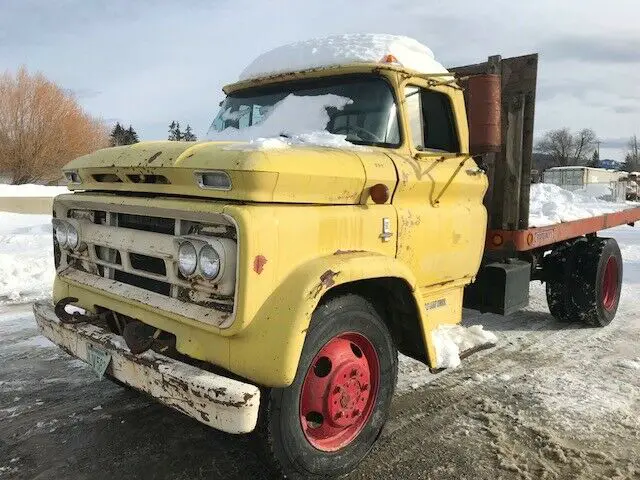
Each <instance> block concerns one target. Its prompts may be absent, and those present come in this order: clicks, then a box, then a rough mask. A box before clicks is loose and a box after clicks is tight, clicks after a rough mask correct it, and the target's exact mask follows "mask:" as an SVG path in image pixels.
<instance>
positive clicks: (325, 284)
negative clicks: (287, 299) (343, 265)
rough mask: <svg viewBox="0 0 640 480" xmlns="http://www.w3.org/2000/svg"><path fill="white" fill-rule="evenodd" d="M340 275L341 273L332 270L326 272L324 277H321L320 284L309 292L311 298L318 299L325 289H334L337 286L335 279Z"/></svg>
mask: <svg viewBox="0 0 640 480" xmlns="http://www.w3.org/2000/svg"><path fill="white" fill-rule="evenodd" d="M339 274H340V272H334V271H333V270H331V269H329V270H327V271H326V272H324V273H323V274H322V275H320V282H318V284H317V285H316V286H315V287H313V289H312V290H311V291H310V292H309V296H310V297H312V298H316V297H317V296H318V295H320V292H321V291H322V289H323V288H331V287H333V286H334V285H335V284H336V282H335V280H334V277H335V276H336V275H339Z"/></svg>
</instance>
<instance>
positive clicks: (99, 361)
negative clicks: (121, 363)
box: [87, 345, 111, 379]
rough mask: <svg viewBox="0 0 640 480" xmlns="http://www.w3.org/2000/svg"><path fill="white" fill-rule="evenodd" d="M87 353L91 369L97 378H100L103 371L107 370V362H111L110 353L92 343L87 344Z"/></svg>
mask: <svg viewBox="0 0 640 480" xmlns="http://www.w3.org/2000/svg"><path fill="white" fill-rule="evenodd" d="M87 354H88V355H87V357H88V358H87V362H89V365H91V368H93V371H94V372H96V374H98V378H100V379H102V377H103V376H104V372H106V371H107V367H108V366H109V362H111V354H110V353H109V352H106V351H105V350H102V349H101V348H98V347H94V346H93V345H87Z"/></svg>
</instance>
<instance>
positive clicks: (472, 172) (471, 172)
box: [465, 167, 484, 176]
mask: <svg viewBox="0 0 640 480" xmlns="http://www.w3.org/2000/svg"><path fill="white" fill-rule="evenodd" d="M465 172H466V173H467V175H472V176H475V175H482V174H483V173H484V170H482V169H481V168H478V167H475V168H467V169H466V170H465Z"/></svg>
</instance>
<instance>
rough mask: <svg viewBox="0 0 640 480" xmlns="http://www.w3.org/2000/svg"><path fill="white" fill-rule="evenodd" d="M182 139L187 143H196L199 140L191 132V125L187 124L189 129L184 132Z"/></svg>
mask: <svg viewBox="0 0 640 480" xmlns="http://www.w3.org/2000/svg"><path fill="white" fill-rule="evenodd" d="M182 139H183V140H184V141H186V142H195V141H196V140H198V137H196V135H195V134H194V133H193V132H192V131H191V125H189V124H188V123H187V128H185V130H184V135H183V137H182Z"/></svg>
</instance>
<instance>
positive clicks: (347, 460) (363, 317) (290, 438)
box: [256, 295, 398, 479]
mask: <svg viewBox="0 0 640 480" xmlns="http://www.w3.org/2000/svg"><path fill="white" fill-rule="evenodd" d="M344 334H356V335H360V336H362V337H365V338H366V339H367V340H368V341H369V342H370V345H371V346H373V349H374V350H375V353H376V354H377V359H378V365H379V370H378V371H379V381H378V388H377V395H376V396H375V397H373V398H372V400H371V401H370V403H367V405H371V407H370V408H371V409H372V410H371V414H370V415H368V417H367V419H366V421H365V420H363V421H362V427H361V428H362V429H361V430H360V431H359V433H357V435H356V436H355V438H354V439H353V440H352V441H351V442H350V443H348V444H347V445H346V446H342V447H340V448H339V449H337V450H335V451H323V450H320V449H318V448H316V447H314V446H313V445H312V444H311V442H310V440H308V439H307V437H306V436H305V432H304V431H303V426H302V420H301V410H300V408H301V407H300V404H301V394H302V389H303V384H304V382H305V378H306V377H307V373H308V372H309V375H311V371H310V369H311V367H312V365H311V364H312V362H313V361H314V359H316V355H318V353H319V352H320V351H321V349H323V348H324V347H326V345H328V344H329V342H330V341H332V340H333V339H335V338H336V337H338V336H341V335H344ZM352 348H353V347H352ZM317 365H318V363H316V364H315V367H314V368H315V370H313V371H314V372H315V371H317ZM336 368H337V367H336ZM397 374H398V354H397V350H396V347H395V345H394V343H393V340H392V338H391V335H390V334H389V331H388V329H387V327H386V325H385V323H384V321H383V320H382V318H381V317H380V315H379V313H378V312H377V311H376V309H375V308H374V307H373V306H372V305H371V304H370V303H369V302H368V301H367V300H365V299H364V298H362V297H360V296H357V295H345V296H340V297H335V298H333V299H330V300H328V301H327V302H326V303H324V304H322V305H320V306H319V307H318V308H317V309H316V311H315V312H314V314H313V316H312V319H311V324H310V325H309V329H308V331H307V335H306V339H305V342H304V347H303V349H302V354H301V357H300V361H299V364H298V371H297V373H296V377H295V379H294V381H293V383H292V384H291V385H290V386H289V387H286V388H273V389H271V390H270V391H268V392H265V396H264V397H263V402H262V406H261V407H262V409H261V415H260V418H259V423H258V427H257V432H256V433H257V437H258V440H259V441H260V443H261V445H260V448H261V450H263V452H264V453H266V454H267V457H268V458H267V461H268V462H269V464H270V467H271V468H272V469H273V470H274V472H277V473H278V474H280V475H282V476H285V477H286V478H293V479H298V478H299V479H303V478H304V479H320V478H327V477H338V476H341V475H344V474H346V473H349V472H350V471H351V470H353V469H354V468H355V467H356V465H357V464H358V463H359V462H360V461H361V460H362V459H363V458H364V457H365V456H366V455H367V453H368V452H369V451H370V450H371V448H372V446H373V444H374V443H375V441H376V440H377V438H378V436H379V435H380V432H381V431H382V427H383V426H384V424H385V422H386V420H387V416H388V412H389V406H390V404H391V399H392V397H393V393H394V390H395V385H396V379H397ZM323 376H328V374H326V373H325V374H324V375H323ZM337 376H338V377H339V375H337ZM358 395H359V394H358ZM322 398H324V397H322ZM323 421H324V420H323Z"/></svg>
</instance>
